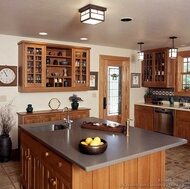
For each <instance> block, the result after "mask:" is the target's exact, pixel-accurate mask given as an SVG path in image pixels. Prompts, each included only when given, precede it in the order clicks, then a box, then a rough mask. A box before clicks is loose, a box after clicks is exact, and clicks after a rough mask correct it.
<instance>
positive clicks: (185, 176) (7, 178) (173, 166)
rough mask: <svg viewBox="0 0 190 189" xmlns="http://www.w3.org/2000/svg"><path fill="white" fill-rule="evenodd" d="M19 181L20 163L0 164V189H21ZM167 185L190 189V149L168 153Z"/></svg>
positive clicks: (176, 149) (180, 148) (168, 186)
mask: <svg viewBox="0 0 190 189" xmlns="http://www.w3.org/2000/svg"><path fill="white" fill-rule="evenodd" d="M19 180H20V165H19V162H17V161H9V162H6V163H0V189H19V188H20V186H19V185H20V184H19ZM165 183H166V187H165V188H168V189H170V188H172V189H188V188H190V147H188V146H179V147H176V148H172V149H169V150H167V151H166V182H165ZM34 189H35V188H34ZM153 189H154V188H153Z"/></svg>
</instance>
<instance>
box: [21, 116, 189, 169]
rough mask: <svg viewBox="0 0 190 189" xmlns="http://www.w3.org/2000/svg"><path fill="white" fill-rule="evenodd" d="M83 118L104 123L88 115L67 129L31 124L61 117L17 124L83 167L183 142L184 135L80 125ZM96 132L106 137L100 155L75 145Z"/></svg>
mask: <svg viewBox="0 0 190 189" xmlns="http://www.w3.org/2000/svg"><path fill="white" fill-rule="evenodd" d="M83 121H87V122H101V123H103V122H104V123H106V121H105V120H102V119H98V118H94V117H91V118H81V119H76V120H74V122H73V123H72V127H71V129H64V130H57V131H43V132H41V131H39V130H36V129H35V127H39V126H44V125H50V124H52V123H56V124H58V123H61V121H54V122H46V123H37V124H23V125H19V128H20V129H23V130H25V131H26V132H27V133H29V134H31V135H32V136H33V137H34V138H36V139H37V140H39V141H40V142H42V143H43V144H45V145H46V146H47V147H49V148H50V149H51V150H53V151H54V152H56V153H58V154H59V155H60V156H62V157H63V158H65V159H67V160H68V161H70V162H72V163H74V164H76V165H78V166H79V167H81V168H82V169H84V170H85V171H92V170H95V169H99V168H103V167H106V166H110V165H114V164H116V163H120V162H123V161H126V160H130V159H134V158H137V157H141V156H144V155H148V154H151V153H154V152H158V151H162V150H166V149H169V148H172V147H175V146H179V145H183V144H186V143H187V140H186V139H181V138H177V137H172V136H168V135H163V134H159V133H155V132H151V131H147V130H143V129H140V128H136V127H130V136H129V137H126V136H125V135H124V134H123V133H113V132H105V131H99V130H91V129H83V128H81V125H82V123H83ZM96 136H99V137H100V138H102V139H104V140H106V141H107V143H108V148H107V150H106V151H105V152H104V153H103V154H100V155H86V154H82V153H80V152H79V149H78V144H79V141H80V140H81V139H84V138H86V137H96Z"/></svg>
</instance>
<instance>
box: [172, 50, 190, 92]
mask: <svg viewBox="0 0 190 189" xmlns="http://www.w3.org/2000/svg"><path fill="white" fill-rule="evenodd" d="M175 94H180V95H182V94H183V95H189V94H190V51H183V52H179V53H178V60H177V80H176V89H175Z"/></svg>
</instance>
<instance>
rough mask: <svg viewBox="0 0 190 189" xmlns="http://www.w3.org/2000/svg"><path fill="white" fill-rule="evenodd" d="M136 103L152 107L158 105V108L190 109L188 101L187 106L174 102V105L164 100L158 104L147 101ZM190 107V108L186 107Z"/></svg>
mask: <svg viewBox="0 0 190 189" xmlns="http://www.w3.org/2000/svg"><path fill="white" fill-rule="evenodd" d="M135 105H142V106H150V107H156V108H167V109H174V110H183V111H190V104H189V103H188V105H187V106H182V107H180V106H179V103H174V105H170V104H169V103H167V102H163V104H162V105H157V104H151V103H145V102H139V103H135ZM186 108H189V109H186Z"/></svg>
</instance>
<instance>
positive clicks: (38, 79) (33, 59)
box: [25, 45, 45, 87]
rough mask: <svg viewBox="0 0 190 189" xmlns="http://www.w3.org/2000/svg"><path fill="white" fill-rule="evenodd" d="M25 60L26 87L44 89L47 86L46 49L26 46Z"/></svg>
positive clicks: (37, 46) (38, 46) (39, 46)
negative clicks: (45, 79)
mask: <svg viewBox="0 0 190 189" xmlns="http://www.w3.org/2000/svg"><path fill="white" fill-rule="evenodd" d="M25 59H26V60H25V63H26V65H25V69H26V72H25V87H43V86H44V85H45V82H44V78H45V73H44V67H45V47H44V46H41V45H26V46H25Z"/></svg>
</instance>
